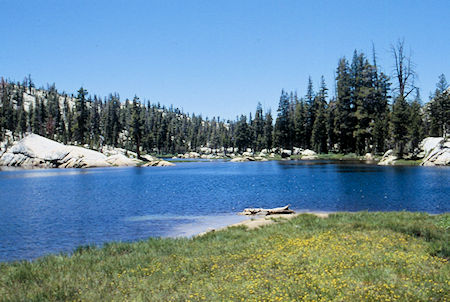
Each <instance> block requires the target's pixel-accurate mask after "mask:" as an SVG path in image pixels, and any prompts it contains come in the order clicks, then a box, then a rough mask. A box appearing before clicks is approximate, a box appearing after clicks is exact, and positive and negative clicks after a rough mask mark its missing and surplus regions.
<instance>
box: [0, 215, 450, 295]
mask: <svg viewBox="0 0 450 302" xmlns="http://www.w3.org/2000/svg"><path fill="white" fill-rule="evenodd" d="M449 227H450V215H449V214H446V215H437V216H430V215H427V214H418V213H406V212H399V213H366V212H361V213H355V214H351V213H338V214H333V215H330V217H329V218H327V219H323V218H318V217H316V216H313V215H306V214H305V215H300V216H298V217H297V218H294V219H292V220H290V221H287V222H284V223H279V224H272V225H269V226H266V227H263V228H261V229H256V230H251V231H249V230H246V229H245V228H244V227H234V228H231V229H228V230H225V231H219V232H214V233H208V234H206V235H205V236H202V237H197V238H194V239H186V238H183V239H149V240H147V241H142V242H136V243H112V244H107V245H106V246H105V247H104V248H101V249H97V248H79V249H78V250H77V251H76V252H75V253H74V254H73V255H72V256H70V257H68V256H64V255H55V256H49V257H45V258H41V259H38V260H36V261H33V262H32V263H29V262H20V263H10V264H5V263H3V264H1V265H0V272H1V274H0V299H1V300H3V301H8V300H10V301H17V300H27V301H42V300H87V301H100V300H103V301H104V300H108V301H109V300H116V301H124V300H131V301H141V300H142V301H146V300H150V301H186V300H192V301H198V300H207V301H230V300H231V301H256V300H258V301H280V300H291V301H292V300H307V301H330V300H335V301H355V300H364V301H380V300H385V301H388V300H390V301H396V300H397V301H425V300H426V301H429V300H433V301H448V300H449V299H450V296H449V293H450V283H449V282H450V281H449V280H450V265H449V263H448V261H447V259H448V257H449V256H450V250H449V232H450V229H449Z"/></svg>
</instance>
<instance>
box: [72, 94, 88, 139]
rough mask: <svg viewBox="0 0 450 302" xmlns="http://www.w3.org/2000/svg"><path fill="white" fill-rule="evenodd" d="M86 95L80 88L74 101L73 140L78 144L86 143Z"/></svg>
mask: <svg viewBox="0 0 450 302" xmlns="http://www.w3.org/2000/svg"><path fill="white" fill-rule="evenodd" d="M87 94H88V92H87V90H86V89H84V88H83V87H81V88H80V89H79V90H78V96H77V98H76V101H75V124H74V131H73V132H74V135H75V140H76V141H77V142H78V143H79V144H84V143H85V141H86V132H87V118H88V110H87V106H86V96H87Z"/></svg>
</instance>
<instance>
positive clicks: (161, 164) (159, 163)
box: [142, 160, 175, 167]
mask: <svg viewBox="0 0 450 302" xmlns="http://www.w3.org/2000/svg"><path fill="white" fill-rule="evenodd" d="M172 166H175V164H174V163H171V162H168V161H165V160H154V161H149V162H148V163H145V164H144V165H142V167H172Z"/></svg>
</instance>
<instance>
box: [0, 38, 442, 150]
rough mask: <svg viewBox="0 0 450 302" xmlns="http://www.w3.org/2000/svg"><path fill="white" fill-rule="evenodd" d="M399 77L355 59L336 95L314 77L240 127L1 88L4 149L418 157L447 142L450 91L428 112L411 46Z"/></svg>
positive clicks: (155, 108)
mask: <svg viewBox="0 0 450 302" xmlns="http://www.w3.org/2000/svg"><path fill="white" fill-rule="evenodd" d="M393 57H394V61H395V63H394V65H395V70H394V72H393V74H392V75H391V76H389V75H388V74H386V73H384V72H383V71H381V68H380V67H379V66H378V65H377V63H376V56H375V54H373V58H371V59H370V60H369V59H368V58H367V56H366V55H365V54H364V53H361V52H357V51H355V52H354V53H353V57H352V59H351V60H348V59H346V58H345V57H344V58H341V59H340V60H339V62H338V66H337V68H336V81H335V83H334V86H335V93H334V94H335V95H330V90H329V88H328V87H327V85H326V83H325V80H324V78H323V77H322V78H321V81H320V84H319V87H318V89H317V90H316V89H314V85H313V81H312V79H311V78H309V80H308V83H307V86H306V93H305V94H304V95H300V94H298V93H297V92H294V91H292V92H289V91H285V90H282V91H281V96H280V99H279V106H278V109H277V112H276V115H275V116H274V117H272V113H271V111H270V110H268V111H266V112H264V110H263V108H262V106H261V104H260V103H258V105H257V107H256V111H255V112H254V113H250V114H249V115H246V114H243V115H241V116H240V117H237V118H236V119H235V120H224V119H221V118H219V117H213V118H212V119H210V118H204V117H202V116H201V115H195V114H187V113H184V112H182V111H181V110H179V109H177V108H173V107H172V106H170V107H166V106H161V105H160V104H159V103H158V104H152V103H150V102H149V101H141V100H140V99H139V98H138V97H137V96H135V97H134V98H133V99H131V100H130V99H126V100H121V99H120V97H119V95H118V94H110V95H109V96H107V97H104V98H102V97H100V96H97V95H95V94H92V93H91V94H89V93H88V91H87V90H86V89H85V88H83V87H81V88H80V89H79V90H78V91H77V94H76V95H68V94H67V93H64V92H59V91H58V90H57V88H56V87H55V85H54V84H53V85H47V88H39V89H36V88H35V87H34V86H35V85H34V83H33V80H32V78H31V76H28V77H26V78H25V79H24V80H23V81H22V82H15V81H11V80H5V79H3V78H2V80H1V83H0V140H3V139H4V136H5V133H6V131H7V130H9V131H11V132H12V133H13V135H15V136H16V137H22V136H23V135H24V134H25V133H26V132H33V133H36V134H39V135H42V136H45V137H47V138H50V139H54V140H57V141H60V142H63V143H70V144H79V145H88V146H89V147H90V148H92V149H97V150H99V149H101V147H102V146H104V145H110V146H115V147H122V148H125V149H128V150H136V151H138V154H139V152H145V153H158V154H176V153H184V152H187V151H196V150H198V149H199V148H200V147H202V146H208V147H210V148H212V149H221V148H222V147H223V148H225V149H226V148H229V147H235V148H238V149H239V150H240V151H245V150H246V149H247V148H251V149H253V150H254V151H261V150H262V149H271V148H284V149H293V148H294V147H298V148H304V149H307V148H308V149H312V150H314V151H316V152H318V153H329V152H335V153H356V154H358V155H362V154H365V153H367V152H371V153H374V154H382V153H384V152H385V151H386V150H388V149H394V150H395V151H396V153H397V154H398V155H399V156H404V155H408V156H410V157H411V156H414V154H415V152H417V150H418V144H419V142H420V141H421V140H422V139H423V138H424V137H426V136H446V135H448V132H449V129H450V127H449V121H450V90H449V85H448V83H447V81H446V79H445V76H444V75H443V74H441V75H440V76H439V77H438V83H437V85H436V90H435V92H434V93H433V95H432V96H430V101H428V102H427V103H423V102H422V100H421V97H420V94H419V90H418V88H417V87H415V86H414V76H415V73H414V71H413V69H412V64H411V62H410V58H409V57H407V56H405V55H404V51H403V43H402V42H399V43H398V44H397V45H396V46H395V47H393Z"/></svg>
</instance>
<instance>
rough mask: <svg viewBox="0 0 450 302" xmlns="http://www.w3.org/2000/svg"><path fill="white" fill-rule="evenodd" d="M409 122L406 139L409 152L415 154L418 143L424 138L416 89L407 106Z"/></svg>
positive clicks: (420, 108) (418, 96)
mask: <svg viewBox="0 0 450 302" xmlns="http://www.w3.org/2000/svg"><path fill="white" fill-rule="evenodd" d="M409 109H410V113H409V122H408V139H409V142H410V146H409V151H410V152H415V151H416V150H417V149H418V147H419V143H420V141H421V140H422V139H423V137H424V133H423V129H424V124H423V118H422V112H421V111H422V107H421V105H420V95H419V89H417V93H416V98H415V99H414V101H413V102H412V103H411V105H410V106H409Z"/></svg>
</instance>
